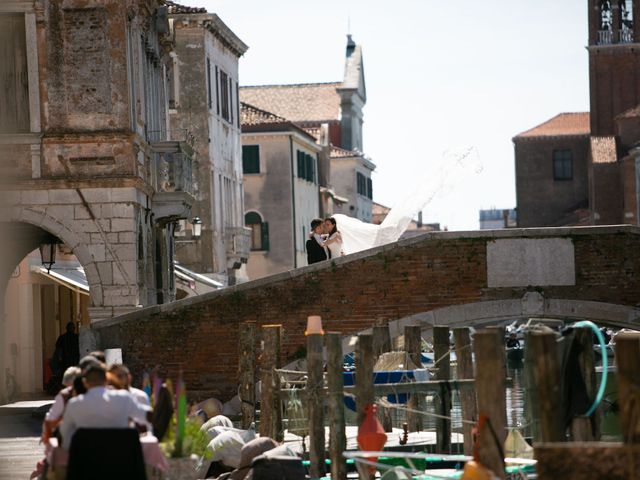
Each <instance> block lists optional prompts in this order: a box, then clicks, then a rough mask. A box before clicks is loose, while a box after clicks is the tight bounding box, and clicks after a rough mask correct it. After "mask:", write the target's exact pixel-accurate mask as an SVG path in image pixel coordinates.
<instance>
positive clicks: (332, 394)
mask: <svg viewBox="0 0 640 480" xmlns="http://www.w3.org/2000/svg"><path fill="white" fill-rule="evenodd" d="M325 343H326V347H327V387H328V389H329V394H328V399H327V401H328V412H329V457H330V458H331V478H332V479H336V480H346V478H347V461H346V459H345V458H344V457H343V456H342V452H344V451H345V450H346V449H347V436H346V432H345V419H344V398H343V396H344V394H343V393H342V389H343V387H344V379H343V378H342V364H343V355H342V337H341V335H340V333H337V332H329V333H327V334H326V335H325Z"/></svg>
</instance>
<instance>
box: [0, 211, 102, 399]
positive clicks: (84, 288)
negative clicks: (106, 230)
mask: <svg viewBox="0 0 640 480" xmlns="http://www.w3.org/2000/svg"><path fill="white" fill-rule="evenodd" d="M0 229H2V232H3V234H2V244H1V245H2V251H3V255H2V259H1V260H0V307H1V309H0V400H10V399H13V398H16V397H17V396H19V395H25V394H27V395H28V394H33V393H38V392H42V391H43V389H44V388H45V386H46V385H47V383H49V382H50V380H51V378H52V374H53V372H52V370H51V363H50V359H51V358H52V356H53V353H54V350H55V344H56V340H57V338H58V336H59V335H60V334H61V333H64V330H65V326H66V324H67V323H69V322H72V323H73V324H74V325H75V326H76V331H78V327H79V326H80V325H84V326H87V325H88V324H89V311H88V310H89V306H90V298H89V295H90V290H89V282H88V279H87V277H86V276H85V273H84V268H83V266H82V265H81V263H80V261H79V260H78V258H77V256H76V255H75V254H74V253H75V252H74V251H73V249H72V248H70V247H69V246H68V245H67V244H66V243H65V241H64V239H63V238H60V237H59V236H58V235H55V234H53V233H52V232H49V231H47V230H45V229H43V228H42V227H40V226H35V225H32V224H29V223H26V222H3V223H2V224H0ZM43 244H49V245H55V247H54V250H55V251H56V263H55V264H54V265H53V267H52V269H51V270H50V271H48V269H47V268H44V267H43V265H42V259H41V254H40V252H39V247H40V246H41V245H43ZM54 367H55V365H54ZM54 370H56V369H55V368H54Z"/></svg>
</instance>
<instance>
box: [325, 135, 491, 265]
mask: <svg viewBox="0 0 640 480" xmlns="http://www.w3.org/2000/svg"><path fill="white" fill-rule="evenodd" d="M480 172H482V164H481V163H480V158H479V156H478V151H477V150H476V148H475V147H464V148H458V149H455V150H449V151H447V152H445V153H444V155H443V158H442V161H441V163H440V165H439V167H438V168H437V169H436V170H435V172H434V173H431V174H430V175H429V176H428V177H426V178H422V179H420V181H419V182H418V184H417V185H415V187H414V188H413V189H411V190H409V192H410V193H409V194H408V195H407V196H406V197H405V198H403V199H402V200H401V201H400V202H399V203H397V204H395V205H394V206H393V208H392V209H391V210H390V211H389V214H388V215H387V216H386V218H385V219H384V221H383V222H382V223H381V224H380V225H374V224H372V223H365V222H362V221H360V220H358V219H357V218H353V217H348V216H346V215H342V214H336V215H333V218H334V219H335V220H336V224H337V227H338V230H339V231H340V233H341V234H342V251H343V252H344V254H345V255H347V254H350V253H355V252H359V251H361V250H367V249H369V248H373V247H378V246H380V245H385V244H387V243H391V242H395V241H397V240H398V239H399V238H400V236H401V235H402V234H403V233H404V231H405V230H406V229H407V227H408V226H409V224H410V223H411V220H412V219H413V217H414V216H415V215H416V214H417V213H418V212H420V211H422V210H423V209H424V207H426V206H427V205H428V204H429V203H431V202H432V201H433V200H434V199H435V198H441V197H443V196H445V195H447V194H448V193H450V192H451V190H453V187H454V186H455V184H456V183H457V182H459V181H460V180H461V179H462V178H464V177H467V176H469V175H474V174H479V173H480ZM327 247H331V245H327ZM331 255H332V258H334V257H333V251H332V252H331Z"/></svg>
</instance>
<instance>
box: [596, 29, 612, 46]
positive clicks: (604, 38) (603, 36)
mask: <svg viewBox="0 0 640 480" xmlns="http://www.w3.org/2000/svg"><path fill="white" fill-rule="evenodd" d="M612 43H613V31H612V30H599V31H598V45H611V44H612Z"/></svg>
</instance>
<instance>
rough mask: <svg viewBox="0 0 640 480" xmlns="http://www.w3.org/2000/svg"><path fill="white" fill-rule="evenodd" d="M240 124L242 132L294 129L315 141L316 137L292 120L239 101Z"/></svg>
mask: <svg viewBox="0 0 640 480" xmlns="http://www.w3.org/2000/svg"><path fill="white" fill-rule="evenodd" d="M240 124H241V129H242V131H243V132H247V133H249V132H264V131H288V130H294V131H297V132H299V133H301V134H302V135H303V136H305V137H307V138H308V139H309V140H311V141H313V143H315V141H316V138H315V137H314V136H313V135H310V134H309V133H308V132H307V131H306V130H304V129H302V128H300V126H299V125H296V124H295V123H294V122H291V121H289V120H287V119H286V118H282V117H280V116H278V115H275V114H273V113H271V112H267V111H265V110H262V109H260V108H257V107H254V106H253V105H249V104H248V103H244V102H240Z"/></svg>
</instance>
